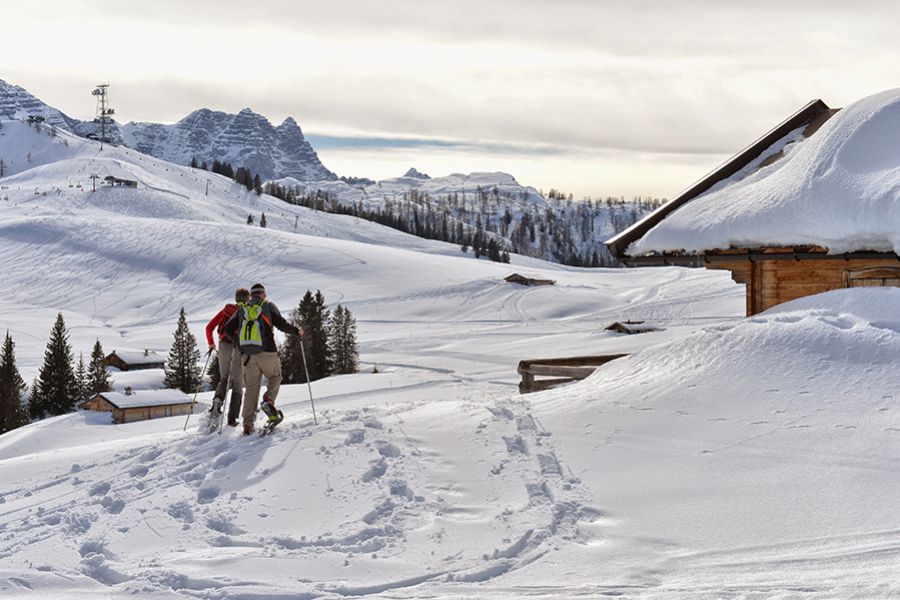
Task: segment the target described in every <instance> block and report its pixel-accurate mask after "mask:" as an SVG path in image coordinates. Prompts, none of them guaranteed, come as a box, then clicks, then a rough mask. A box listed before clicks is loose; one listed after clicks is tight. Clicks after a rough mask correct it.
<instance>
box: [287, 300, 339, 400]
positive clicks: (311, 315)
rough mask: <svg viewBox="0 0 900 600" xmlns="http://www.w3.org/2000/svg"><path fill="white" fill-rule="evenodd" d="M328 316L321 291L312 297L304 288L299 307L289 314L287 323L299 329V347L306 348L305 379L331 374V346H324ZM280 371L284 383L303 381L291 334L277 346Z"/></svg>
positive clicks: (295, 346) (298, 351)
mask: <svg viewBox="0 0 900 600" xmlns="http://www.w3.org/2000/svg"><path fill="white" fill-rule="evenodd" d="M328 318H329V314H328V311H327V309H326V308H325V297H324V296H323V295H322V292H321V291H317V292H316V294H315V296H313V293H312V292H311V291H307V292H306V294H305V295H304V296H303V299H302V300H301V301H300V306H299V307H297V309H295V310H294V312H293V314H292V316H291V323H293V324H294V325H295V326H297V327H300V328H301V329H302V330H303V348H304V349H305V351H306V360H307V367H308V368H309V378H310V380H312V381H315V380H317V379H321V378H322V377H327V376H328V375H329V374H330V373H331V349H330V348H329V347H328V333H327V330H326V325H327V323H328ZM281 374H282V376H283V377H284V381H285V383H303V382H305V381H306V373H305V372H304V368H303V357H302V355H301V351H300V340H298V339H296V338H295V337H294V336H288V338H287V340H286V342H285V343H284V344H283V345H282V347H281ZM288 377H290V381H289V380H288Z"/></svg>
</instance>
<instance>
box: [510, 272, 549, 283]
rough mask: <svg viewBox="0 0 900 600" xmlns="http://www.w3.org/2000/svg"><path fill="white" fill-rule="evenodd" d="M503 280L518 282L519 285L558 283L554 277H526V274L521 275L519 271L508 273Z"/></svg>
mask: <svg viewBox="0 0 900 600" xmlns="http://www.w3.org/2000/svg"><path fill="white" fill-rule="evenodd" d="M503 281H507V282H509V283H518V284H519V285H554V284H555V283H556V281H555V280H553V279H535V278H534V277H526V276H525V275H520V274H519V273H513V274H512V275H507V276H506V277H504V278H503Z"/></svg>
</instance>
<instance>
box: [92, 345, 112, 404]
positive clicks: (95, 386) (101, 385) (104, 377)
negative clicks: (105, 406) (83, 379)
mask: <svg viewBox="0 0 900 600" xmlns="http://www.w3.org/2000/svg"><path fill="white" fill-rule="evenodd" d="M87 374H88V387H87V396H88V398H89V399H90V398H93V397H94V396H96V395H97V394H100V393H103V392H109V391H111V390H112V382H111V381H110V379H109V372H108V371H107V370H106V355H105V354H104V352H103V346H102V345H101V344H100V340H96V341H95V342H94V348H93V349H92V350H91V362H90V364H88V373H87Z"/></svg>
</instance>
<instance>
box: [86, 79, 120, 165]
mask: <svg viewBox="0 0 900 600" xmlns="http://www.w3.org/2000/svg"><path fill="white" fill-rule="evenodd" d="M107 88H109V84H108V83H100V84H98V85H97V87H96V89H94V91H93V92H91V94H92V95H94V96H96V97H97V116H96V117H94V123H96V124H97V125H99V126H100V149H101V150H103V142H109V141H110V140H109V138H108V137H107V131H109V130H110V129H112V127H111V125H112V115H114V114H115V112H116V111H115V110H113V109H112V108H110V107H109V90H108V89H107Z"/></svg>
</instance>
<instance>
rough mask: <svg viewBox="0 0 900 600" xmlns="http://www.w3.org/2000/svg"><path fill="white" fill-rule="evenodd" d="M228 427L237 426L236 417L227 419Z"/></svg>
mask: <svg viewBox="0 0 900 600" xmlns="http://www.w3.org/2000/svg"><path fill="white" fill-rule="evenodd" d="M228 426H229V427H237V419H228Z"/></svg>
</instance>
